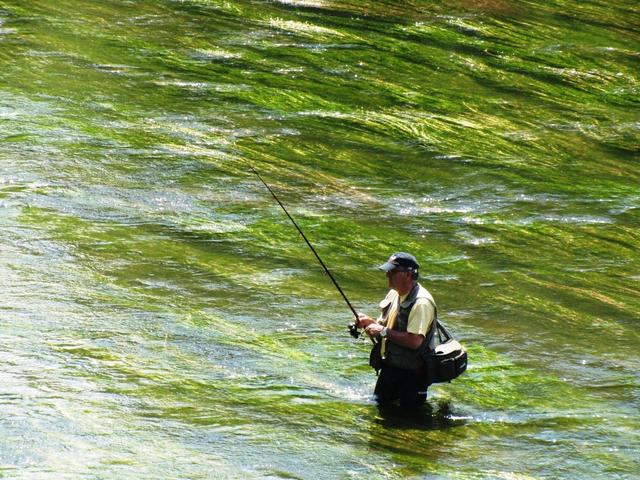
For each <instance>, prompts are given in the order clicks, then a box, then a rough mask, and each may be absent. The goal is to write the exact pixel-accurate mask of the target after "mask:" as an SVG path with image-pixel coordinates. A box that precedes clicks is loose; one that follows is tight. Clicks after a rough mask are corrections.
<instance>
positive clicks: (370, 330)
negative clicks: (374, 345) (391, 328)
mask: <svg viewBox="0 0 640 480" xmlns="http://www.w3.org/2000/svg"><path fill="white" fill-rule="evenodd" d="M383 328H384V326H383V325H380V324H379V323H371V324H369V326H368V327H367V328H365V329H364V331H365V332H367V335H369V336H370V337H371V338H375V337H378V336H380V332H381V331H382V329H383Z"/></svg>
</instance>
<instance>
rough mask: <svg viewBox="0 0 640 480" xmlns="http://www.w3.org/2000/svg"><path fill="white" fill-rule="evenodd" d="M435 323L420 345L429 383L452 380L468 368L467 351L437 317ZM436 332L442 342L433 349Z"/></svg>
mask: <svg viewBox="0 0 640 480" xmlns="http://www.w3.org/2000/svg"><path fill="white" fill-rule="evenodd" d="M434 323H435V328H432V329H431V332H430V335H429V336H428V337H427V338H425V340H424V343H423V344H422V346H421V347H420V356H421V357H422V360H424V363H425V370H426V374H427V378H428V381H429V383H442V382H450V381H451V380H453V379H454V378H456V377H457V376H459V375H460V374H461V373H463V372H464V371H465V370H466V369H467V351H466V350H465V349H464V347H463V346H462V345H460V343H459V342H458V341H457V340H455V339H454V338H453V336H452V335H451V334H450V333H449V331H448V330H447V329H446V327H445V326H444V325H443V324H442V323H441V322H440V321H439V320H438V318H437V317H436V318H435V319H434ZM436 334H437V335H438V339H439V341H440V343H439V344H438V345H436V346H435V348H434V349H433V350H431V349H429V345H430V344H431V340H432V338H433V337H434V336H435V335H436ZM443 337H444V338H443Z"/></svg>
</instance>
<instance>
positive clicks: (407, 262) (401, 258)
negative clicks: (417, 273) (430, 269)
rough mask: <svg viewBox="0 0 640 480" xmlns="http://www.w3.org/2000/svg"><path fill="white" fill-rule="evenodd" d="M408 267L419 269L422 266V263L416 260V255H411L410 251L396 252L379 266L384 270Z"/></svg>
mask: <svg viewBox="0 0 640 480" xmlns="http://www.w3.org/2000/svg"><path fill="white" fill-rule="evenodd" d="M398 267H402V268H406V269H409V270H418V269H419V268H420V264H419V263H418V261H417V260H416V257H414V256H413V255H411V254H410V253H404V252H398V253H394V254H393V255H391V256H390V257H389V260H387V261H386V262H385V263H383V264H382V265H380V266H379V267H378V268H379V269H380V270H382V271H383V272H390V271H391V270H393V269H394V268H398Z"/></svg>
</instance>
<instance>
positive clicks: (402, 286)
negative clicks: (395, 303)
mask: <svg viewBox="0 0 640 480" xmlns="http://www.w3.org/2000/svg"><path fill="white" fill-rule="evenodd" d="M386 275H387V280H388V282H389V288H392V289H394V290H395V291H396V292H404V290H406V288H407V284H408V283H410V276H411V272H408V271H406V270H403V269H401V268H394V269H393V270H391V271H389V272H387V274H386Z"/></svg>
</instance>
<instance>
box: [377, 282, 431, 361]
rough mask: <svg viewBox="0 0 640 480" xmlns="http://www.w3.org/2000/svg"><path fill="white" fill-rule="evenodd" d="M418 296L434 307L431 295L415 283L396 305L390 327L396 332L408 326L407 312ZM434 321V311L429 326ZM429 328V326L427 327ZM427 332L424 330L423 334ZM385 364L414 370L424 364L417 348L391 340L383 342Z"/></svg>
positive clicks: (404, 329)
mask: <svg viewBox="0 0 640 480" xmlns="http://www.w3.org/2000/svg"><path fill="white" fill-rule="evenodd" d="M419 298H425V299H427V300H429V302H430V303H431V304H432V305H433V307H434V309H435V304H433V300H432V299H431V295H430V294H429V292H427V290H426V289H425V288H424V287H423V286H422V285H420V284H419V283H416V285H415V287H413V289H412V290H411V292H409V295H407V298H405V299H404V301H403V302H400V304H399V305H398V313H397V316H396V319H395V322H394V323H393V326H392V327H391V329H392V330H395V331H398V332H406V331H407V327H408V326H409V314H410V313H411V309H412V308H413V306H414V305H415V304H416V301H417V300H418V299H419ZM389 307H390V306H389ZM434 322H435V312H434V319H433V320H432V324H431V326H433V324H434ZM429 330H431V327H430V328H429ZM426 335H427V332H425V336H426ZM383 362H384V363H385V364H388V365H391V366H392V367H396V368H402V369H404V370H416V369H418V368H420V367H422V366H423V365H424V361H423V360H422V357H421V355H420V352H419V349H416V350H412V349H410V348H406V347H402V346H400V345H397V344H395V343H393V342H389V341H386V342H385V353H384V360H383Z"/></svg>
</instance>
